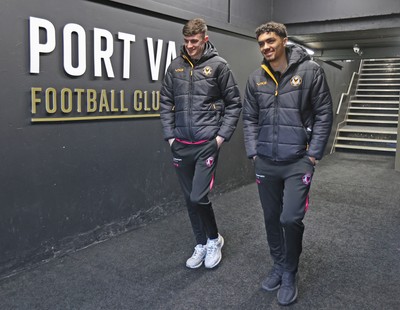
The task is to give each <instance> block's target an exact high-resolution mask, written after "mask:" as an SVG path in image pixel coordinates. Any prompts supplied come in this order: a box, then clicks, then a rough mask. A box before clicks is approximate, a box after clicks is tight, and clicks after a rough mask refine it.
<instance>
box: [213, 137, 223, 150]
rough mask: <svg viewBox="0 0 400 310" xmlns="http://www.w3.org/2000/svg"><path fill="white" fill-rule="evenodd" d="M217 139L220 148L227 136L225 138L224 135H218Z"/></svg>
mask: <svg viewBox="0 0 400 310" xmlns="http://www.w3.org/2000/svg"><path fill="white" fill-rule="evenodd" d="M215 140H217V144H218V148H220V147H221V145H222V143H224V141H225V138H223V137H221V136H217V137H216V138H215Z"/></svg>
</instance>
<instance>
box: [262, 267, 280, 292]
mask: <svg viewBox="0 0 400 310" xmlns="http://www.w3.org/2000/svg"><path fill="white" fill-rule="evenodd" d="M281 279H282V270H281V269H280V268H279V267H277V266H273V267H272V269H271V270H270V271H269V273H268V275H267V277H266V278H265V279H264V281H262V283H261V287H262V288H263V289H264V290H266V291H268V292H272V291H275V290H277V289H278V288H279V287H280V285H281Z"/></svg>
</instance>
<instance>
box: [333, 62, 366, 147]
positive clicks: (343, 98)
mask: <svg viewBox="0 0 400 310" xmlns="http://www.w3.org/2000/svg"><path fill="white" fill-rule="evenodd" d="M363 63H364V62H363V60H361V61H360V65H359V67H358V72H353V75H352V76H351V80H350V83H349V87H348V88H347V92H346V93H342V95H341V96H340V100H339V104H338V108H337V110H336V115H338V114H339V113H340V109H341V107H342V103H343V101H344V100H345V98H346V100H347V99H348V97H349V96H350V94H351V91H352V89H353V84H354V80H355V79H356V77H358V76H359V75H360V72H361V69H362V64H363ZM357 81H358V79H357ZM348 110H349V104H347V110H346V113H345V117H344V120H343V121H341V122H339V123H338V124H337V126H336V132H335V138H334V139H333V143H332V147H331V151H330V154H332V153H333V152H334V151H335V144H336V141H337V138H338V135H339V129H340V128H341V127H342V126H343V124H344V123H346V119H347V113H348Z"/></svg>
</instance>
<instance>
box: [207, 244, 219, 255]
mask: <svg viewBox="0 0 400 310" xmlns="http://www.w3.org/2000/svg"><path fill="white" fill-rule="evenodd" d="M217 250H218V241H215V242H210V244H209V245H208V246H207V255H214V253H215V252H216V251H217Z"/></svg>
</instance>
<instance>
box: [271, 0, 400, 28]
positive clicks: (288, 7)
mask: <svg viewBox="0 0 400 310" xmlns="http://www.w3.org/2000/svg"><path fill="white" fill-rule="evenodd" d="M393 13H400V2H399V1H398V0H381V1H365V0H353V1H348V0H335V1H320V0H302V1H297V0H279V1H273V18H274V19H275V20H276V21H279V22H281V23H288V24H296V23H309V22H311V21H324V20H335V19H347V18H355V17H369V16H377V15H385V14H393Z"/></svg>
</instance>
